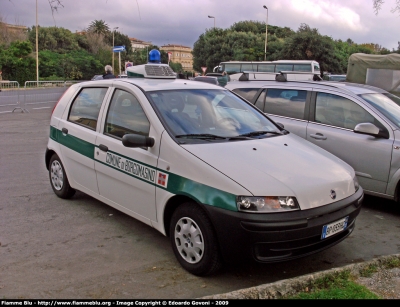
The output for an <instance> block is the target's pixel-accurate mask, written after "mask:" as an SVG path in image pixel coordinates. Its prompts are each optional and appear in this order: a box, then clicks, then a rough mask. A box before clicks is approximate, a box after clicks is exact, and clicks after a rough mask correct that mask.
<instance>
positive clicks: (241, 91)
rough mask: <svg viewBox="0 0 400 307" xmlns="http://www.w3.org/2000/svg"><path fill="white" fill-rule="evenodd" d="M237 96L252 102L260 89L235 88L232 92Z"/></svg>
mask: <svg viewBox="0 0 400 307" xmlns="http://www.w3.org/2000/svg"><path fill="white" fill-rule="evenodd" d="M232 92H235V93H236V94H238V95H240V96H242V97H243V98H244V99H247V100H248V101H251V100H252V99H253V98H254V96H255V95H256V94H257V92H258V88H235V89H234V90H232Z"/></svg>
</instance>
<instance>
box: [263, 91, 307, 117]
mask: <svg viewBox="0 0 400 307" xmlns="http://www.w3.org/2000/svg"><path fill="white" fill-rule="evenodd" d="M263 99H264V96H263V95H260V97H259V99H258V100H257V102H256V106H258V107H259V108H260V109H262V110H263V111H264V112H265V113H268V114H273V115H280V116H285V117H290V118H296V119H304V110H305V107H306V100H307V91H303V90H293V89H273V88H270V89H268V90H267V91H266V95H265V101H264V104H263V103H262V100H263Z"/></svg>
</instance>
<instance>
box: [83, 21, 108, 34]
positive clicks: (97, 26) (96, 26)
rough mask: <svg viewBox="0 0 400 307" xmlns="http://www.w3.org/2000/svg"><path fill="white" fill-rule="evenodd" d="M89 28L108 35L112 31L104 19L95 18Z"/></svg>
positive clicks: (90, 30)
mask: <svg viewBox="0 0 400 307" xmlns="http://www.w3.org/2000/svg"><path fill="white" fill-rule="evenodd" d="M87 30H88V32H94V33H97V34H103V35H106V34H107V33H109V32H110V27H109V26H108V24H106V22H105V21H104V20H93V21H92V22H91V23H90V25H89V27H88V28H87Z"/></svg>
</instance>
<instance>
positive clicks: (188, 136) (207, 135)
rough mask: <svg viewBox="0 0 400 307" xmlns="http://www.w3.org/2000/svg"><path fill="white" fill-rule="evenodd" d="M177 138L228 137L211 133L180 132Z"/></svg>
mask: <svg viewBox="0 0 400 307" xmlns="http://www.w3.org/2000/svg"><path fill="white" fill-rule="evenodd" d="M175 137H176V138H188V139H223V140H225V139H226V137H223V136H219V135H215V134H209V133H199V134H179V135H175Z"/></svg>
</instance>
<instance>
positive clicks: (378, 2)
mask: <svg viewBox="0 0 400 307" xmlns="http://www.w3.org/2000/svg"><path fill="white" fill-rule="evenodd" d="M372 2H373V7H374V11H375V14H376V15H378V13H379V11H380V10H381V7H382V4H383V3H384V2H385V1H383V0H373V1H372ZM396 11H399V12H400V0H396V5H395V6H394V8H392V9H391V12H392V13H394V12H396Z"/></svg>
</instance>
